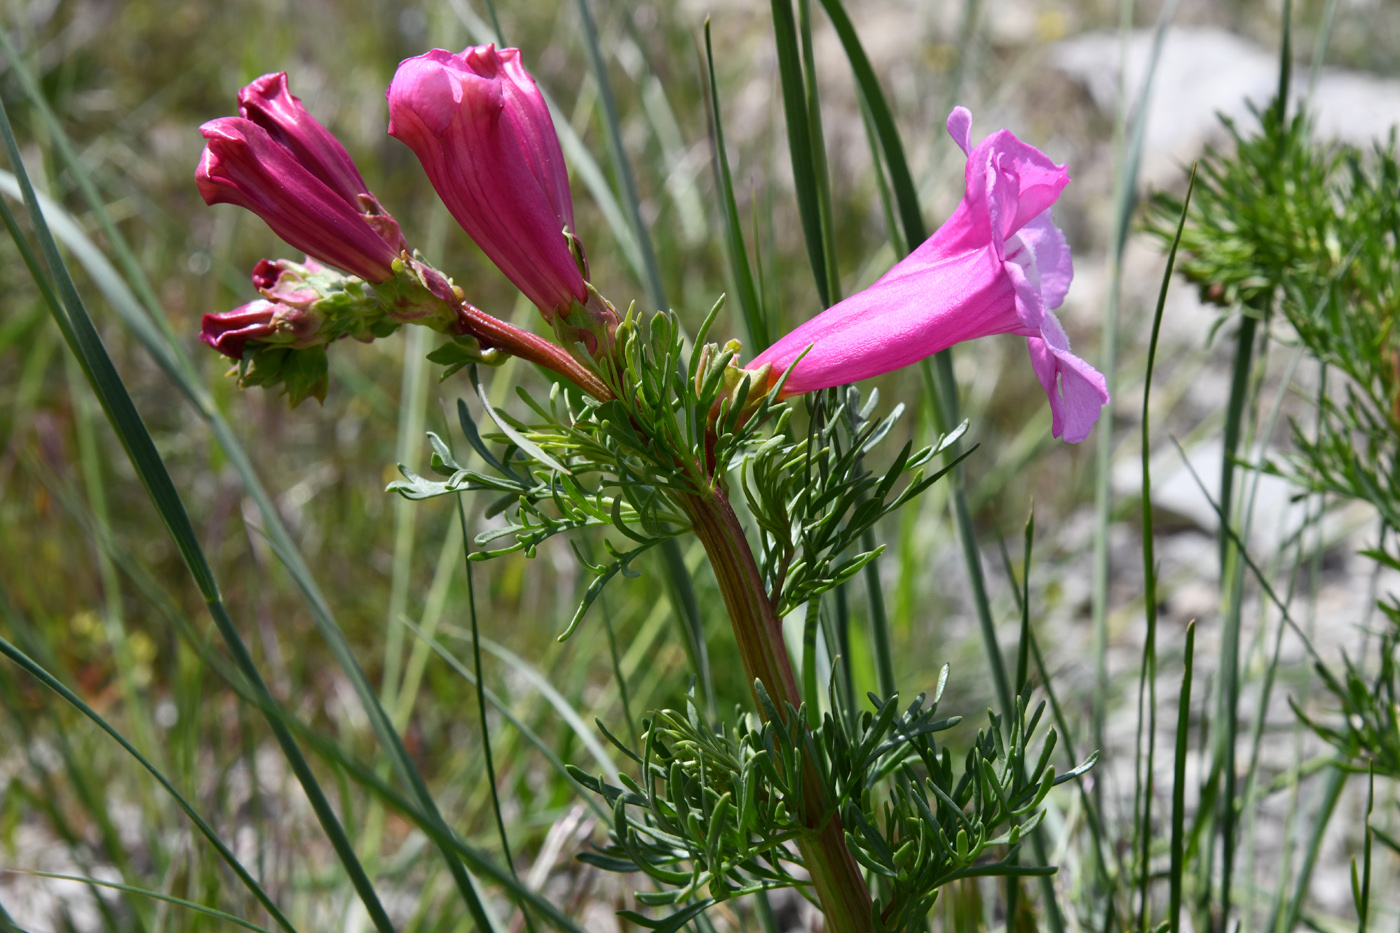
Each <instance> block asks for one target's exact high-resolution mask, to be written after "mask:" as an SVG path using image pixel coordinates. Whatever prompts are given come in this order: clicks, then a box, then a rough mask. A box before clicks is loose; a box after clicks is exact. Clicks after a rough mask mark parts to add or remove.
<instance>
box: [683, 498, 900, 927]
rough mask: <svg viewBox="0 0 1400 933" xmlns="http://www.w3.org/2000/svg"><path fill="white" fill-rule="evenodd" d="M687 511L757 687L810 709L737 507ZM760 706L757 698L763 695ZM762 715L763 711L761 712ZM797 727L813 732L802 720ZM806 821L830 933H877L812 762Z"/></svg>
mask: <svg viewBox="0 0 1400 933" xmlns="http://www.w3.org/2000/svg"><path fill="white" fill-rule="evenodd" d="M679 498H680V504H681V507H682V508H683V509H685V511H686V514H687V515H688V516H689V517H690V520H691V522H692V525H693V527H694V530H695V535H696V537H698V538H699V539H700V543H701V544H703V545H704V546H705V553H706V554H707V555H708V556H709V558H710V565H711V566H712V567H713V568H714V571H715V579H716V580H718V581H719V589H720V593H721V594H722V595H723V597H724V605H725V607H726V608H727V609H728V610H729V620H730V622H731V624H732V625H733V626H734V639H735V641H736V642H737V643H738V645H739V656H740V657H741V658H742V659H743V662H744V672H745V673H746V674H747V675H748V680H749V683H750V684H751V685H752V684H753V682H754V681H755V680H757V681H761V682H762V683H763V686H764V689H766V690H767V691H768V695H769V696H770V697H771V698H772V699H773V702H774V705H776V706H777V707H778V709H779V711H780V712H781V711H782V710H783V709H784V704H785V703H791V704H792V707H793V708H794V709H796V708H798V707H799V706H800V705H801V703H802V695H801V693H800V692H799V691H798V688H797V678H796V676H795V675H794V674H793V671H792V663H791V661H790V660H789V659H788V653H787V647H786V645H785V644H784V643H783V629H782V620H780V619H779V618H778V615H777V613H776V612H774V610H773V604H772V603H771V602H770V601H769V599H768V592H767V589H766V588H765V587H764V585H763V578H762V576H761V575H760V574H759V571H758V565H757V564H756V563H755V562H754V558H753V552H752V551H751V550H750V549H749V544H748V540H747V539H746V538H745V537H744V530H743V527H742V526H741V525H740V524H739V519H738V517H737V516H736V515H735V514H734V510H733V508H731V507H730V505H729V501H728V500H727V499H725V498H724V497H723V496H722V495H720V494H719V493H717V492H714V491H712V490H707V491H706V492H704V493H700V494H689V495H682V496H680V497H679ZM755 703H757V697H756V696H755ZM759 709H760V711H761V710H762V706H759ZM787 725H788V727H789V728H805V724H804V723H802V722H801V721H797V722H792V723H788V724H787ZM802 788H803V801H804V808H805V811H806V812H804V813H803V815H802V816H803V822H804V823H805V824H806V825H807V827H808V829H809V830H810V831H809V832H808V833H806V834H804V835H802V836H801V837H799V838H798V840H797V847H798V849H799V850H800V851H801V853H802V861H803V864H804V865H805V866H806V868H807V871H808V873H809V874H810V875H811V877H812V887H813V888H814V889H815V891H816V895H817V900H818V902H819V903H820V904H821V908H822V913H823V914H825V917H826V930H827V933H874V930H875V924H874V919H873V918H872V916H871V902H870V891H869V889H868V888H866V886H865V879H864V878H863V877H862V876H861V873H860V866H859V865H857V864H856V861H855V859H854V858H852V856H851V853H850V850H848V849H847V848H846V840H845V833H844V831H843V830H842V827H841V818H840V816H838V815H837V814H834V813H833V814H831V815H830V816H829V817H828V816H827V814H826V813H825V812H824V809H825V808H824V806H823V798H824V796H825V788H824V787H823V786H822V782H821V778H820V776H819V775H818V774H817V772H816V769H815V768H814V767H813V766H812V765H811V763H810V762H806V761H804V762H803V771H802Z"/></svg>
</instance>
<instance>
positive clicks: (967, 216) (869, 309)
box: [748, 107, 1109, 443]
mask: <svg viewBox="0 0 1400 933" xmlns="http://www.w3.org/2000/svg"><path fill="white" fill-rule="evenodd" d="M948 132H949V133H950V134H951V135H952V137H953V139H954V140H955V141H956V142H957V144H958V145H959V146H960V147H962V150H963V152H965V153H967V169H966V172H965V178H966V184H967V190H966V193H965V194H964V196H963V200H962V203H961V204H960V205H959V206H958V209H957V210H956V211H955V212H954V213H953V216H952V217H950V218H949V219H948V221H947V222H946V223H944V224H943V226H942V227H940V228H939V229H938V230H937V231H936V232H935V233H934V234H933V236H931V237H930V238H929V239H928V240H927V241H925V242H924V243H923V245H921V246H920V247H919V248H918V249H916V250H914V251H913V252H912V253H910V254H909V255H908V256H907V257H905V258H904V259H903V260H902V261H901V262H899V263H898V264H896V265H895V267H894V268H892V269H891V270H890V271H889V272H887V273H885V275H884V276H882V277H881V278H880V280H879V281H877V282H876V283H875V284H874V285H872V286H870V287H869V288H867V289H866V290H865V291H863V292H860V293H858V294H855V295H852V296H851V297H850V298H847V299H846V300H845V301H842V302H840V303H838V304H836V305H833V306H832V307H831V308H828V309H827V310H826V311H824V312H822V313H821V314H819V315H817V316H816V317H814V318H812V319H811V320H809V321H807V322H806V323H805V324H802V325H801V326H799V327H798V328H796V329H795V330H793V331H791V332H790V333H788V334H787V335H786V336H784V337H783V338H782V339H781V340H779V341H778V342H777V343H775V344H773V345H772V346H771V347H769V348H768V349H766V350H764V351H763V352H762V353H760V354H759V355H758V356H757V357H756V358H755V359H754V361H753V362H752V363H750V364H749V367H748V368H749V369H750V370H756V369H758V368H759V367H760V366H762V365H763V364H765V363H771V364H772V366H773V368H772V370H771V373H770V376H769V378H770V380H771V381H776V380H777V379H778V378H779V377H780V376H781V375H782V374H783V373H787V382H786V383H785V384H784V386H783V395H784V396H791V395H800V394H802V393H805V392H812V391H815V390H817V389H824V388H829V387H831V386H836V385H841V384H844V383H847V382H855V381H857V380H860V379H867V378H869V377H871V376H876V375H879V374H881V373H887V372H890V371H891V370H895V369H899V368H901V367H903V366H907V365H909V364H910V363H914V362H917V361H919V360H921V359H924V358H925V357H927V356H931V355H932V354H934V353H937V352H938V351H940V350H945V349H947V348H948V347H951V346H953V345H954V344H957V343H961V342H963V341H965V340H974V339H976V338H978V337H987V336H990V335H992V334H1016V335H1019V336H1023V337H1025V338H1026V342H1027V345H1028V347H1029V349H1030V357H1031V366H1032V367H1033V368H1034V369H1035V374H1036V376H1037V377H1038V378H1039V379H1040V384H1041V386H1042V387H1044V389H1045V392H1046V394H1047V395H1049V397H1050V410H1051V413H1052V415H1053V425H1052V432H1053V434H1054V435H1055V437H1061V438H1064V439H1065V440H1066V441H1069V442H1071V443H1077V442H1078V441H1082V440H1084V439H1085V438H1086V437H1088V436H1089V432H1090V430H1091V429H1092V428H1093V426H1094V422H1095V421H1097V420H1098V417H1099V410H1100V409H1101V408H1102V407H1103V406H1104V405H1106V404H1107V403H1108V400H1109V396H1108V388H1107V384H1106V382H1105V380H1104V377H1103V375H1102V374H1101V373H1099V372H1098V371H1097V370H1096V369H1094V367H1092V366H1090V365H1089V364H1088V363H1086V362H1084V360H1082V359H1080V358H1079V357H1077V356H1075V355H1074V354H1073V353H1071V352H1070V347H1069V340H1068V338H1067V337H1066V336H1065V331H1064V328H1063V327H1061V326H1060V322H1059V320H1058V319H1057V318H1056V317H1055V315H1054V313H1053V309H1055V308H1058V307H1059V306H1060V304H1061V302H1063V301H1064V297H1065V293H1066V292H1067V291H1068V290H1069V284H1070V280H1071V279H1072V278H1073V276H1074V267H1073V264H1072V263H1071V260H1070V252H1069V244H1068V243H1067V242H1066V241H1065V236H1064V234H1063V233H1061V232H1060V230H1059V228H1057V227H1056V226H1055V224H1054V218H1053V216H1052V214H1051V205H1053V204H1054V203H1055V200H1056V199H1057V198H1058V197H1059V195H1060V191H1061V190H1062V189H1063V188H1064V187H1065V185H1067V184H1068V183H1069V173H1068V172H1067V171H1066V169H1065V166H1063V165H1056V164H1055V163H1054V162H1052V161H1050V159H1049V157H1047V156H1046V155H1045V154H1044V153H1043V152H1041V151H1040V150H1038V149H1036V148H1035V147H1034V146H1028V145H1026V144H1025V143H1023V142H1021V141H1020V140H1019V139H1017V138H1016V137H1015V136H1013V135H1012V134H1011V133H1010V132H1009V131H1007V130H1000V131H998V132H996V133H993V134H992V135H990V136H988V137H987V138H986V139H984V140H982V142H981V143H979V144H978V145H977V147H976V148H975V149H974V148H973V147H972V136H971V133H972V114H971V113H969V112H968V111H967V109H966V108H963V107H958V108H956V109H954V110H953V112H952V114H951V115H949V117H948ZM808 347H810V348H811V349H810V350H809V351H808V352H807V354H806V355H805V356H803V355H802V354H803V351H804V350H807V349H808ZM799 357H801V358H800V359H799Z"/></svg>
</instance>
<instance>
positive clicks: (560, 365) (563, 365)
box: [457, 301, 613, 402]
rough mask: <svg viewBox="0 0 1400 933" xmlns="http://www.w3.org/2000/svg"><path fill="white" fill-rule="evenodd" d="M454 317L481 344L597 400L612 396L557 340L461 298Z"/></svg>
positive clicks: (599, 380)
mask: <svg viewBox="0 0 1400 933" xmlns="http://www.w3.org/2000/svg"><path fill="white" fill-rule="evenodd" d="M457 317H458V320H459V321H460V323H461V327H462V331H463V332H464V333H467V334H471V335H472V336H473V337H475V338H476V339H477V340H478V341H480V342H481V345H482V346H483V347H485V348H487V349H495V350H504V351H505V352H506V353H509V354H511V355H512V356H518V357H520V358H521V359H522V360H528V361H529V362H531V363H537V364H539V365H540V366H543V367H544V368H545V369H548V370H550V371H551V372H556V373H558V374H559V375H561V376H563V377H564V378H565V379H568V380H569V381H570V382H572V383H573V384H574V385H576V386H578V387H579V388H580V389H582V390H583V391H585V392H587V393H588V394H589V395H591V396H593V397H594V398H596V399H598V401H600V402H606V401H608V400H610V399H612V398H613V393H612V390H611V389H609V388H608V387H607V386H606V385H604V384H603V381H602V380H601V379H599V378H598V376H597V375H596V374H595V373H593V372H592V371H591V370H589V369H588V368H587V367H585V366H584V365H583V364H582V363H580V362H579V361H578V360H576V359H574V358H573V357H572V356H570V355H569V351H567V350H565V349H564V348H563V347H561V346H559V345H558V344H557V343H553V342H551V341H549V340H546V339H544V338H543V337H540V336H538V335H537V334H532V333H530V332H529V331H528V330H522V329H521V328H519V327H516V326H515V325H513V324H507V323H506V322H505V321H502V320H501V319H499V318H494V317H492V316H491V315H489V314H487V313H486V312H484V311H482V310H481V309H479V308H476V307H473V306H472V305H470V304H468V303H467V302H465V301H464V302H462V304H461V306H460V307H459V308H458V310H457Z"/></svg>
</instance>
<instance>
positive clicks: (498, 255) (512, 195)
mask: <svg viewBox="0 0 1400 933" xmlns="http://www.w3.org/2000/svg"><path fill="white" fill-rule="evenodd" d="M386 96H387V97H388V98H389V135H391V136H393V137H395V138H396V139H399V140H401V141H402V142H404V143H405V144H407V145H408V147H409V148H410V149H412V150H413V152H414V154H415V155H417V156H418V160H419V161H420V162H421V163H422V164H423V169H424V171H426V172H427V174H428V178H429V180H430V181H431V182H432V185H433V188H434V189H436V190H437V193H438V196H439V197H441V198H442V200H443V202H444V203H445V204H446V205H447V209H448V210H449V211H451V213H452V216H453V217H455V218H456V219H457V222H458V223H459V224H461V225H462V228H463V229H464V230H466V231H467V233H468V234H469V235H470V236H471V238H472V239H473V240H474V241H476V245H477V246H479V247H481V250H482V252H484V253H485V254H486V255H487V256H489V257H490V258H491V261H492V262H494V263H495V264H496V265H497V266H498V267H499V268H500V270H501V271H502V272H504V273H505V274H506V277H507V278H509V279H510V280H511V281H512V282H513V283H515V286H516V287H517V288H519V289H520V290H521V291H522V292H524V293H525V295H526V296H527V297H528V298H529V299H530V300H531V301H533V302H534V303H535V305H536V306H537V307H538V308H539V309H540V311H541V312H543V313H544V315H545V317H546V318H548V319H549V320H551V321H553V320H554V317H555V315H556V314H560V313H564V314H567V312H568V310H569V309H570V308H571V307H572V306H573V303H574V302H575V301H577V302H579V303H581V304H587V302H588V298H589V295H588V289H587V285H586V282H585V278H584V274H583V272H581V271H580V266H581V265H582V261H581V253H580V259H579V260H576V259H575V256H574V253H573V252H572V251H571V249H570V239H569V238H568V237H566V236H565V233H564V231H565V229H566V228H567V229H568V230H569V231H570V233H572V232H573V230H574V209H573V202H572V200H571V199H570V196H569V176H568V171H567V170H566V168H565V165H564V154H563V151H562V150H561V149H560V148H559V139H558V137H557V136H556V135H555V133H554V124H553V122H552V121H551V119H550V116H549V108H548V107H547V106H546V104H545V102H544V97H543V95H541V94H540V90H539V88H538V87H536V86H535V82H534V79H533V78H531V77H530V74H529V73H528V72H527V71H526V70H525V69H524V67H523V66H522V65H521V64H520V50H519V49H501V50H499V51H498V50H497V49H496V48H495V46H493V45H482V46H475V47H469V48H467V49H466V50H464V51H463V52H462V54H460V55H453V54H452V53H450V52H447V51H444V50H442V49H434V50H433V51H431V52H428V53H427V54H425V55H419V56H418V57H417V58H410V59H406V60H405V61H403V62H402V63H401V64H400V65H399V69H398V72H397V73H396V74H395V75H394V80H393V81H392V82H391V83H390V85H389V89H388V91H387V93H386ZM575 242H576V241H575Z"/></svg>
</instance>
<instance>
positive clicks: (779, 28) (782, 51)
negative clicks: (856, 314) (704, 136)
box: [770, 0, 835, 308]
mask: <svg viewBox="0 0 1400 933" xmlns="http://www.w3.org/2000/svg"><path fill="white" fill-rule="evenodd" d="M770 5H771V6H772V9H773V32H774V37H775V39H776V41H777V48H778V74H779V78H780V80H781V83H782V88H783V118H784V120H785V122H786V123H787V136H788V153H789V155H790V156H791V158H792V177H793V183H794V185H795V187H796V189H797V211H798V214H799V215H800V216H801V218H802V232H803V235H804V237H805V239H806V243H807V258H808V259H809V260H810V261H811V264H812V276H813V277H814V278H815V279H816V282H817V294H818V296H819V297H820V298H821V303H822V307H823V308H829V307H831V305H832V304H833V303H834V301H835V298H834V296H833V294H832V291H831V273H830V272H829V271H828V270H827V250H826V248H825V245H824V243H825V237H824V236H823V231H822V218H821V213H822V210H821V195H820V190H821V187H823V186H822V184H821V182H819V181H818V179H817V176H816V165H817V157H816V155H815V154H814V151H813V147H814V146H815V145H816V143H815V137H814V135H813V131H812V127H811V123H810V112H809V109H808V108H809V101H808V90H807V83H806V81H805V80H804V79H803V74H802V52H801V50H800V49H799V48H798V43H797V22H796V20H795V19H794V18H793V15H792V0H771V4H770ZM810 77H811V78H812V80H814V81H815V79H816V76H815V75H811V76H810ZM813 93H815V92H813ZM822 161H823V164H824V163H825V159H824V157H823V160H822Z"/></svg>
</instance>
